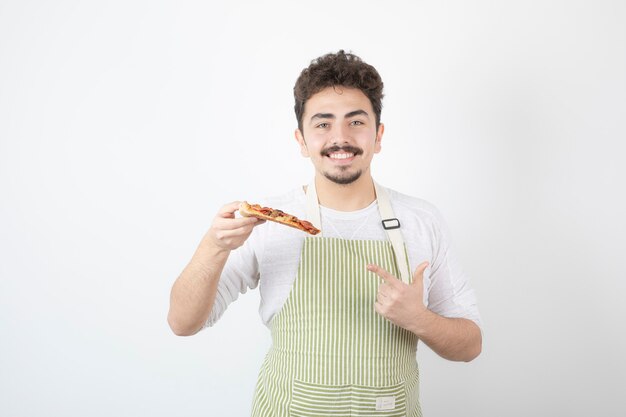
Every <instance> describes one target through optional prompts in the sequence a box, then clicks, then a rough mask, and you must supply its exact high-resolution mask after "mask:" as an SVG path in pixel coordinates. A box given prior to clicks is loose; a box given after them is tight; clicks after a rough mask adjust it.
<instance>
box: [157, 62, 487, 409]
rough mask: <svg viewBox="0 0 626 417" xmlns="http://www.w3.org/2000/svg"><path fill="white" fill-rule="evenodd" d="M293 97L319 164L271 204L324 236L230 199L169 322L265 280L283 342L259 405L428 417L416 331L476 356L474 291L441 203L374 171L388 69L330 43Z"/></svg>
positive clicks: (266, 366)
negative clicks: (259, 215) (383, 74)
mask: <svg viewBox="0 0 626 417" xmlns="http://www.w3.org/2000/svg"><path fill="white" fill-rule="evenodd" d="M294 96H295V102H296V104H295V111H296V117H297V120H298V128H297V129H296V132H295V137H296V140H297V141H298V144H299V146H300V150H301V152H302V155H303V156H305V157H308V158H310V159H311V161H312V162H313V166H314V167H315V177H314V180H313V181H312V182H311V184H309V185H308V186H306V187H303V188H298V189H296V190H294V191H292V192H290V193H288V194H287V195H285V196H282V197H278V198H274V199H269V200H268V201H266V202H264V203H265V204H267V205H268V206H270V207H274V208H280V209H281V210H283V211H285V212H287V213H290V214H294V215H296V216H298V217H300V218H305V219H307V220H309V221H311V222H312V223H313V224H314V225H315V226H317V227H319V228H321V230H322V233H321V236H315V237H307V236H305V234H304V233H303V232H301V231H299V230H296V229H291V228H287V227H284V226H282V225H279V224H276V223H274V222H267V223H266V224H264V223H265V222H264V221H262V220H257V219H256V218H249V217H245V218H240V217H237V216H236V215H235V213H236V211H237V209H238V207H239V202H233V203H231V204H227V205H225V206H224V207H222V208H221V209H220V211H219V213H218V214H217V216H216V217H215V219H214V221H213V223H212V225H211V227H210V229H209V231H208V232H207V233H206V235H205V236H204V238H203V239H202V241H201V243H200V245H199V246H198V249H197V251H196V253H195V254H194V255H193V257H192V259H191V261H190V262H189V264H188V265H187V267H186V268H185V269H184V271H183V272H182V274H181V275H180V277H179V278H178V279H177V280H176V282H175V284H174V286H173V288H172V293H171V304H170V312H169V316H168V321H169V324H170V326H171V328H172V329H173V331H174V332H175V333H176V334H178V335H191V334H194V333H196V332H198V331H199V330H200V329H201V328H203V327H205V326H210V325H212V324H213V323H214V322H215V321H216V320H217V319H218V318H219V317H220V315H221V314H222V313H223V311H224V310H225V308H226V306H227V305H228V304H229V303H230V302H231V301H233V300H234V299H236V298H237V296H238V294H239V293H241V292H244V291H246V290H247V288H255V287H256V286H257V285H259V286H260V292H261V307H260V313H261V316H262V319H263V321H264V322H265V323H266V324H267V325H268V327H269V328H270V330H271V332H272V347H271V349H270V351H269V353H268V354H267V357H266V359H265V362H264V363H263V366H262V369H261V371H260V375H259V379H258V383H257V388H256V393H255V398H254V403H253V410H252V414H253V415H254V416H290V415H298V416H300V415H307V416H308V415H310V416H323V415H374V414H375V415H379V414H380V415H385V416H395V415H398V416H405V415H406V416H420V415H421V409H420V405H419V393H418V389H419V387H418V382H419V371H418V368H417V363H416V360H415V356H416V355H415V353H416V345H417V341H418V339H421V340H422V341H423V342H424V343H425V344H427V345H428V346H429V347H430V348H431V349H433V350H434V351H435V352H436V353H438V354H439V355H440V356H442V357H444V358H446V359H450V360H456V361H470V360H472V359H474V358H475V357H476V356H478V354H479V353H480V350H481V341H482V337H481V331H480V328H479V323H480V317H479V314H478V310H477V307H476V302H475V299H474V295H473V292H472V290H471V289H470V288H469V286H468V283H467V281H466V279H465V276H464V275H463V273H462V272H461V271H460V269H459V267H458V265H457V264H456V262H455V260H454V258H453V256H452V253H451V251H450V247H449V240H448V239H449V238H448V236H447V234H446V229H445V225H444V223H443V221H442V219H441V217H440V215H439V214H438V211H437V210H436V209H435V208H434V207H433V206H432V205H430V204H428V203H427V202H425V201H423V200H420V199H416V198H413V197H409V196H406V195H403V194H400V193H398V192H395V191H393V190H390V189H387V188H384V187H381V186H379V185H378V184H376V183H375V182H374V181H373V179H372V175H371V172H370V163H371V161H372V158H373V157H374V154H376V153H378V152H380V150H381V140H382V138H383V133H384V125H383V124H382V123H381V122H380V114H381V109H382V104H381V100H382V96H383V83H382V80H381V79H380V76H379V75H378V72H377V71H376V70H375V69H374V68H373V67H372V66H370V65H368V64H366V63H364V62H363V61H362V60H361V59H360V58H358V57H357V56H355V55H352V54H349V53H344V52H343V51H339V52H338V53H336V54H328V55H324V56H322V57H320V58H318V59H317V60H314V61H312V63H311V65H310V66H309V67H308V68H306V69H304V70H303V71H302V73H301V74H300V77H299V78H298V80H297V82H296V85H295V88H294ZM262 224H264V225H263V226H260V225H262ZM410 271H413V272H412V274H411V273H410Z"/></svg>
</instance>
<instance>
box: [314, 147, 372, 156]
mask: <svg viewBox="0 0 626 417" xmlns="http://www.w3.org/2000/svg"><path fill="white" fill-rule="evenodd" d="M340 151H343V152H346V153H353V154H354V155H355V156H356V155H361V154H362V153H363V149H361V148H357V147H356V146H350V145H346V146H338V145H333V146H329V147H328V148H325V149H322V151H321V152H320V153H321V154H322V156H328V155H329V154H331V153H333V152H340Z"/></svg>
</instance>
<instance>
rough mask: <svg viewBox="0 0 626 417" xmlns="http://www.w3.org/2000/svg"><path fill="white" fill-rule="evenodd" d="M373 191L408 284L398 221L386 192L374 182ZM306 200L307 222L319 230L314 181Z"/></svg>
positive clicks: (401, 271)
mask: <svg viewBox="0 0 626 417" xmlns="http://www.w3.org/2000/svg"><path fill="white" fill-rule="evenodd" d="M374 191H375V192H376V199H377V200H378V211H379V212H380V217H381V219H382V225H383V228H384V229H385V232H386V233H387V237H388V238H389V241H390V242H391V246H392V248H393V253H394V254H395V255H396V263H397V265H398V269H399V270H400V278H401V279H402V281H403V282H405V283H407V284H408V283H409V282H410V277H411V272H410V271H409V260H408V256H407V253H406V251H405V249H404V238H403V237H402V232H401V231H400V220H398V219H397V218H396V217H395V215H394V213H393V209H392V208H391V201H390V200H389V195H388V194H387V191H386V190H385V189H384V188H383V187H381V186H380V185H378V184H377V183H376V182H374ZM306 200H307V202H306V204H307V207H306V210H307V220H308V221H309V222H311V223H312V224H313V226H315V227H317V228H318V229H320V230H321V228H322V227H321V226H322V221H321V217H320V208H319V202H318V200H317V191H316V189H315V181H312V182H311V184H309V185H308V186H307V189H306ZM323 233H324V232H323V231H322V233H320V234H318V235H317V236H318V237H321V236H322V234H323Z"/></svg>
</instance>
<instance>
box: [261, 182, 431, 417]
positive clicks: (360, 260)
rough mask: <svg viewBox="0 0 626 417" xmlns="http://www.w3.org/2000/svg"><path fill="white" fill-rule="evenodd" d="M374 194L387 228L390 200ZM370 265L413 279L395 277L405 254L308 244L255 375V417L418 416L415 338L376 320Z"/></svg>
mask: <svg viewBox="0 0 626 417" xmlns="http://www.w3.org/2000/svg"><path fill="white" fill-rule="evenodd" d="M376 193H377V198H378V205H379V208H380V211H381V215H382V216H383V217H382V218H383V219H388V218H389V217H386V216H388V215H389V213H392V211H391V205H390V203H389V200H388V197H387V196H386V192H385V190H384V189H381V188H380V187H378V186H376ZM315 194H316V193H315V187H314V185H313V186H311V185H309V187H308V189H307V198H308V199H309V201H311V202H312V204H310V209H309V212H308V213H307V215H308V218H309V219H310V220H311V221H312V223H313V224H314V225H316V227H319V225H320V222H319V207H318V205H317V196H316V195H315ZM383 194H384V195H383ZM313 203H314V204H313ZM313 205H314V206H315V208H313ZM381 206H384V207H381ZM316 223H317V224H316ZM392 230H395V229H392ZM388 232H389V230H388ZM397 235H399V233H398V234H396V235H395V236H394V240H395V241H396V242H397ZM400 236H401V235H400ZM403 246H404V245H403V243H402V247H403ZM394 252H395V253H394ZM396 253H401V255H400V256H399V257H398V258H399V259H401V260H402V261H401V262H396V255H395V254H396ZM368 263H373V264H377V265H379V266H381V267H382V268H384V269H386V270H387V271H389V272H391V273H393V274H394V275H395V276H402V278H403V279H405V280H408V279H409V277H408V276H407V274H406V271H402V268H400V269H399V268H398V264H400V265H402V264H403V263H404V264H407V262H406V252H404V251H402V252H398V251H394V244H392V243H391V242H389V241H374V240H345V239H338V238H325V237H307V238H305V241H304V245H303V249H302V254H301V258H300V265H299V267H298V272H297V276H296V279H295V282H294V284H293V287H292V289H291V293H290V294H289V297H288V299H287V301H286V302H285V304H284V306H283V308H282V309H281V310H280V311H279V312H278V313H277V314H276V315H275V316H274V317H273V319H272V321H271V322H270V330H271V334H272V347H271V348H270V351H269V352H268V354H267V356H266V358H265V361H264V362H263V365H262V367H261V370H260V373H259V378H258V381H257V386H256V392H255V396H254V402H253V405H252V415H253V416H254V417H261V416H263V417H265V416H271V417H279V416H293V417H298V416H316V417H317V416H346V417H348V416H410V417H415V416H421V415H422V413H421V409H420V405H419V371H418V367H417V362H416V359H415V356H416V348H417V337H416V336H415V335H414V334H413V333H411V332H409V331H408V330H405V329H402V328H400V327H398V326H396V325H394V324H392V323H391V322H389V321H388V320H386V319H385V318H383V317H382V316H380V315H379V314H378V313H376V311H375V310H374V302H375V300H376V294H377V291H378V286H379V285H380V283H381V282H382V280H381V279H380V278H379V277H378V276H376V275H375V274H373V273H371V272H369V271H367V269H366V265H367V264H368ZM405 267H406V270H407V271H408V264H407V265H406V266H405Z"/></svg>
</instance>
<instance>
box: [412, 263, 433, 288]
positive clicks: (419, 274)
mask: <svg viewBox="0 0 626 417" xmlns="http://www.w3.org/2000/svg"><path fill="white" fill-rule="evenodd" d="M428 265H429V263H428V261H426V262H422V263H421V264H419V265H418V266H417V268H415V272H413V281H412V282H411V283H412V284H414V285H418V284H419V283H422V282H423V281H424V271H425V270H426V268H428Z"/></svg>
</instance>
